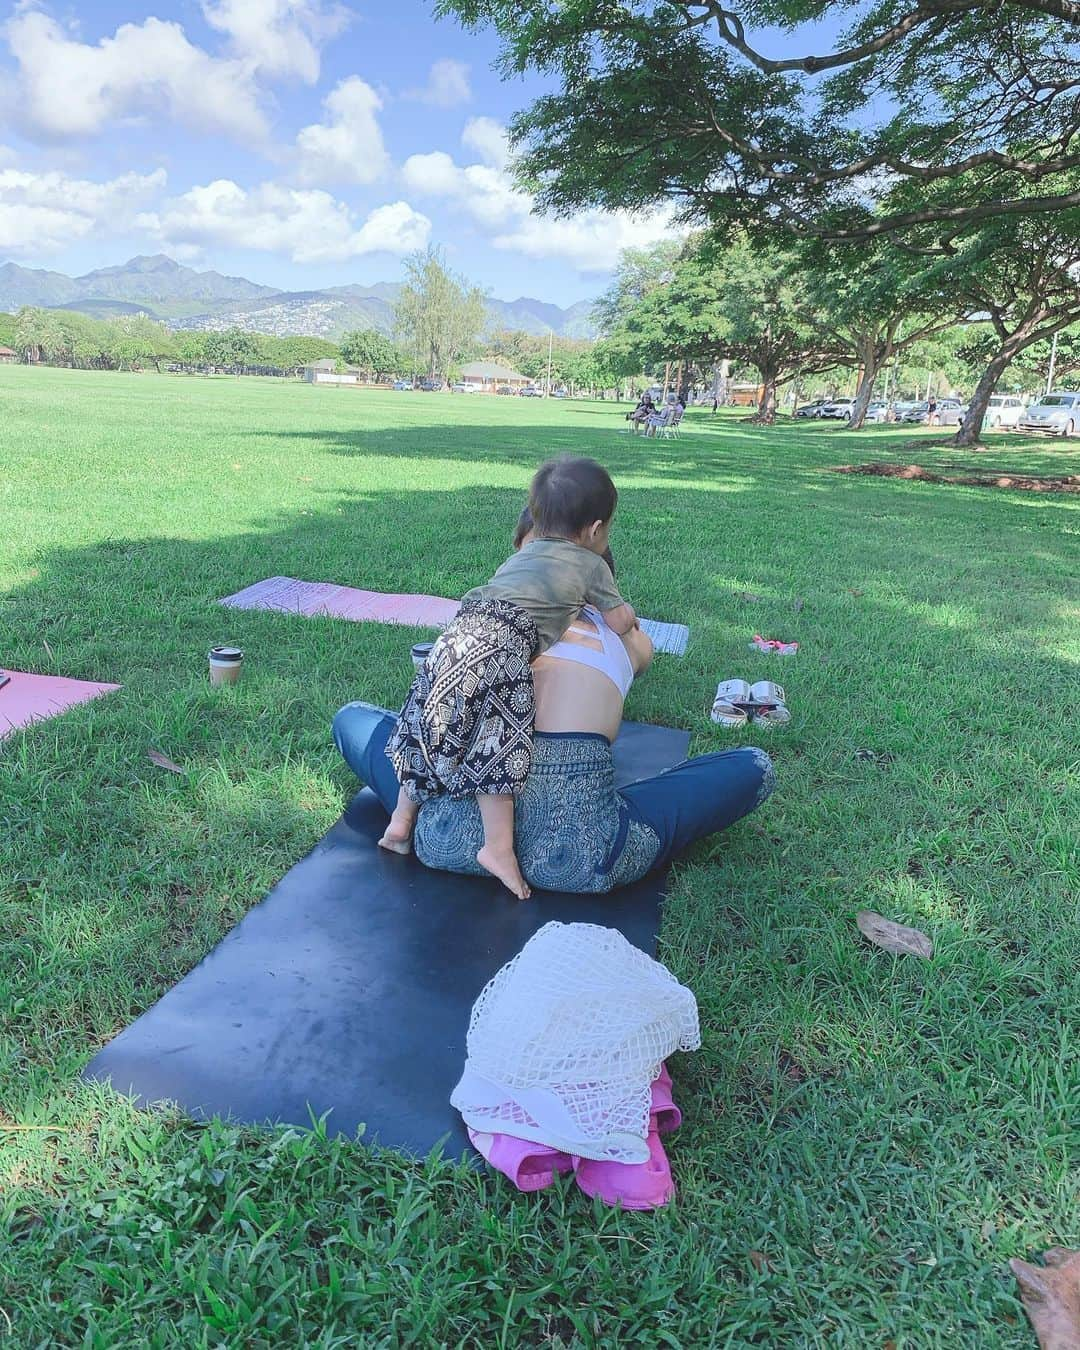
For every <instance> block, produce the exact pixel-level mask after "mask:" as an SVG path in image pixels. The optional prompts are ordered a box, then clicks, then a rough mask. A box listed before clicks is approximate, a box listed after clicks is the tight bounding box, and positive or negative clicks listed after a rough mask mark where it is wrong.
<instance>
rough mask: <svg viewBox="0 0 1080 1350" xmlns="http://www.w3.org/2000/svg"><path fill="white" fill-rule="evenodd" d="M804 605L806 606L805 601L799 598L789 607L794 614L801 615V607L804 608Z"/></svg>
mask: <svg viewBox="0 0 1080 1350" xmlns="http://www.w3.org/2000/svg"><path fill="white" fill-rule="evenodd" d="M805 604H806V601H805V600H804V599H802V597H801V596H800V597H799V599H798V600H796V601H795V603H794V604H793V605H792V606H791V608H792V609H793V610H794V611H795V613H796V614H801V613H802V610H803V606H804V605H805Z"/></svg>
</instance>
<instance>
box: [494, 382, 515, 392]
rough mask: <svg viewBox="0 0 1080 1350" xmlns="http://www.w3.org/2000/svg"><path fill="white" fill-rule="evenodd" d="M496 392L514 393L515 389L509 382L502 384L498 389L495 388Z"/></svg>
mask: <svg viewBox="0 0 1080 1350" xmlns="http://www.w3.org/2000/svg"><path fill="white" fill-rule="evenodd" d="M495 392H496V393H497V394H512V393H513V392H514V391H513V390H512V389H511V388H510V386H509V385H508V384H500V385H499V387H498V389H496V390H495Z"/></svg>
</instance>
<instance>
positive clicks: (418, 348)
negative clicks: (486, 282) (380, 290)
mask: <svg viewBox="0 0 1080 1350" xmlns="http://www.w3.org/2000/svg"><path fill="white" fill-rule="evenodd" d="M485 317H486V309H485V302H484V293H483V291H481V290H480V289H479V288H478V287H476V286H471V285H470V284H469V282H468V281H467V280H466V279H465V277H462V276H458V275H456V274H455V273H453V272H451V271H450V270H449V269H448V268H447V266H446V262H445V260H444V258H443V255H442V253H441V252H440V250H439V249H437V248H428V249H427V250H426V251H423V252H420V253H414V254H413V255H412V256H411V257H410V258H407V259H406V260H405V284H404V285H403V286H402V288H401V292H400V294H399V295H398V299H397V303H396V304H395V306H394V330H395V333H396V336H397V338H398V341H399V343H400V344H401V345H402V347H404V348H405V350H406V351H407V352H411V353H412V354H413V355H414V356H415V358H416V360H417V363H418V364H419V365H420V367H421V369H423V370H425V371H426V372H427V375H428V378H429V379H442V380H445V379H446V377H447V374H448V373H449V370H450V367H451V366H452V365H453V364H454V362H455V361H457V360H458V359H459V358H460V356H461V355H462V353H463V352H464V351H466V350H467V349H468V348H469V347H470V346H471V345H472V344H473V343H474V342H476V341H477V339H478V338H479V336H480V332H481V330H482V329H483V326H484V319H485Z"/></svg>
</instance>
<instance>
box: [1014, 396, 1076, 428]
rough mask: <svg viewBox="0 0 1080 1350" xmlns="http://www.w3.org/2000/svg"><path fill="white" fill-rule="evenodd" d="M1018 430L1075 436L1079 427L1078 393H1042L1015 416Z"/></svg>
mask: <svg viewBox="0 0 1080 1350" xmlns="http://www.w3.org/2000/svg"><path fill="white" fill-rule="evenodd" d="M1016 427H1017V430H1018V431H1045V432H1046V433H1047V435H1049V436H1075V435H1076V432H1077V430H1078V429H1080V394H1074V393H1065V392H1062V393H1056V394H1043V396H1042V398H1040V399H1039V400H1038V402H1037V403H1033V404H1032V405H1031V406H1030V407H1029V408H1027V409H1026V410H1025V411H1024V412H1022V413H1021V414H1020V416H1019V417H1018V418H1017V422H1016Z"/></svg>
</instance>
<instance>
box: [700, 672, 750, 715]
mask: <svg viewBox="0 0 1080 1350" xmlns="http://www.w3.org/2000/svg"><path fill="white" fill-rule="evenodd" d="M751 701H752V700H751V697H750V686H749V685H748V684H747V682H746V681H745V680H721V681H720V683H719V684H718V685H717V686H716V698H715V699H713V705H712V712H711V713H710V714H709V717H710V718H711V719H712V720H713V721H714V722H716V723H717V724H718V725H719V726H722V727H743V726H745V725H746V723H747V721H748V720H749V713H748V712H747V711H746V709H745V707H738V706H736V705H738V704H745V703H750V702H751Z"/></svg>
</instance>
